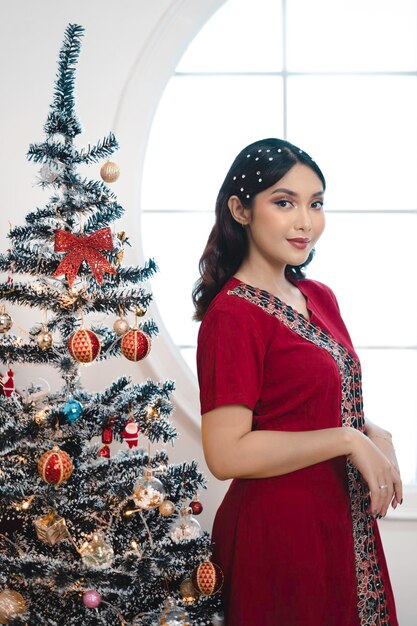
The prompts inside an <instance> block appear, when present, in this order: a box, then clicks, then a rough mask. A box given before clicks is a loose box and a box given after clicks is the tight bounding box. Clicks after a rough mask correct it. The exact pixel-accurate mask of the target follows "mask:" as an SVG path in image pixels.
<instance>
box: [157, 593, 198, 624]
mask: <svg viewBox="0 0 417 626" xmlns="http://www.w3.org/2000/svg"><path fill="white" fill-rule="evenodd" d="M164 605H165V608H164V612H163V613H162V615H161V616H160V617H159V624H160V626H190V621H189V620H190V618H189V617H188V613H187V612H186V611H184V609H182V608H179V607H178V606H177V603H176V602H175V600H174V598H167V599H166V600H165V603H164Z"/></svg>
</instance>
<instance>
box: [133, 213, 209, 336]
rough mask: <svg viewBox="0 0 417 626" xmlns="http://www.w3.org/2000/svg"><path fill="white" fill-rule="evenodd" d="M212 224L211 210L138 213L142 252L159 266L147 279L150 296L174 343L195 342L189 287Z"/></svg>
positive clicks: (196, 271) (195, 273) (195, 328)
mask: <svg viewBox="0 0 417 626" xmlns="http://www.w3.org/2000/svg"><path fill="white" fill-rule="evenodd" d="M213 224H214V215H213V214H205V213H174V212H172V213H165V214H163V215H161V214H159V213H144V214H143V215H142V229H143V232H144V236H143V248H144V251H143V253H144V255H145V258H149V257H153V258H154V259H155V261H156V263H157V264H158V267H159V270H160V271H159V272H157V274H156V275H155V276H154V277H153V278H152V279H151V280H150V284H151V287H152V292H153V295H154V300H155V303H156V304H157V306H158V309H159V311H160V313H161V317H162V319H163V320H164V324H165V326H166V328H167V331H168V333H169V334H170V335H171V337H172V339H173V341H174V342H175V343H176V344H180V345H196V344H197V333H198V328H199V323H198V322H193V321H192V320H191V317H192V315H193V313H194V307H193V303H192V300H191V291H192V288H193V285H194V283H195V281H196V280H197V279H198V278H199V277H200V274H199V272H198V261H199V259H200V257H201V255H202V252H203V250H204V248H205V245H206V243H207V239H208V236H209V233H210V230H211V228H212V226H213Z"/></svg>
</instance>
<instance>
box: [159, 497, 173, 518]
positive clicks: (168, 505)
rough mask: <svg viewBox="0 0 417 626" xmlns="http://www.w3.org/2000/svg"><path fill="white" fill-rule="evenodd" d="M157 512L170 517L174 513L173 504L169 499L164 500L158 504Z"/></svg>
mask: <svg viewBox="0 0 417 626" xmlns="http://www.w3.org/2000/svg"><path fill="white" fill-rule="evenodd" d="M159 512H160V514H161V515H162V516H163V517H170V516H171V515H174V513H175V504H174V503H173V502H171V500H164V501H163V502H161V504H160V505H159Z"/></svg>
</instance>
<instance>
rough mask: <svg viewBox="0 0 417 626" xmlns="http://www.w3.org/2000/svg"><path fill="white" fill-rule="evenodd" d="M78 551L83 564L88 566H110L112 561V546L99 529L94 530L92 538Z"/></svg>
mask: <svg viewBox="0 0 417 626" xmlns="http://www.w3.org/2000/svg"><path fill="white" fill-rule="evenodd" d="M80 552H81V559H82V561H83V563H84V565H86V566H88V567H97V568H102V569H104V568H106V567H110V566H111V564H112V562H113V557H114V551H113V548H112V547H111V545H110V544H109V543H107V542H106V541H105V538H104V535H103V533H101V532H99V531H98V532H95V533H94V534H93V536H92V538H91V539H90V540H89V541H87V542H86V543H85V544H84V545H83V546H82V547H81V548H80Z"/></svg>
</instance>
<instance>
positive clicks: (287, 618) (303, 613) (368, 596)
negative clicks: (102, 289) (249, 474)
mask: <svg viewBox="0 0 417 626" xmlns="http://www.w3.org/2000/svg"><path fill="white" fill-rule="evenodd" d="M296 285H297V287H298V288H299V289H300V291H301V292H302V293H303V294H304V296H305V297H306V299H307V307H308V310H309V313H310V321H309V320H307V319H306V318H305V317H304V316H303V315H301V314H300V313H298V312H297V311H295V310H294V309H293V308H292V307H291V306H289V305H286V304H285V303H283V302H282V301H281V300H279V298H277V297H275V296H274V295H273V294H271V293H269V292H268V291H264V290H261V289H257V288H255V287H252V286H251V285H248V284H246V283H243V282H242V281H240V280H238V279H237V278H235V277H234V276H232V277H231V278H230V279H229V281H228V282H227V283H226V284H225V285H224V287H223V289H222V290H221V291H220V293H219V294H218V295H217V296H216V297H215V298H214V299H213V301H212V302H211V303H210V306H209V308H208V310H207V313H206V315H205V317H204V319H203V321H202V323H201V326H200V330H199V335H198V346H197V371H198V379H199V384H200V401H201V413H202V414H203V413H206V412H207V411H210V410H211V409H214V408H215V407H219V406H222V405H227V404H243V405H246V406H248V407H249V408H250V409H251V410H252V411H253V422H252V430H283V431H303V430H315V429H321V428H331V427H337V426H342V425H343V426H346V427H353V428H358V429H360V430H363V428H364V416H363V408H362V392H361V372H360V364H359V361H358V357H357V355H356V353H355V350H354V348H353V346H352V343H351V339H350V337H349V334H348V332H347V330H346V327H345V325H344V323H343V320H342V318H341V316H340V313H339V308H338V305H337V302H336V299H335V296H334V294H333V292H332V291H331V290H330V289H329V288H328V287H326V286H325V285H322V284H321V283H318V282H316V281H313V280H307V279H304V280H302V281H300V282H297V283H296ZM368 505H369V501H368V496H367V491H366V487H365V485H364V483H363V481H362V480H361V477H360V474H359V472H358V471H357V470H356V468H355V467H354V466H353V465H352V464H351V463H350V462H347V460H346V457H345V456H343V457H337V458H334V459H331V460H329V461H325V462H322V463H317V464H315V465H313V466H310V467H307V468H304V469H301V470H297V471H295V472H291V473H289V474H285V475H282V476H275V477H272V478H257V479H235V480H233V481H232V483H231V485H230V488H229V490H228V492H227V493H226V496H225V498H224V500H223V502H222V504H221V505H220V507H219V509H218V511H217V514H216V518H215V521H214V526H213V542H214V557H213V560H214V561H215V562H217V563H218V564H219V565H220V566H221V567H222V569H223V572H224V575H225V584H224V588H223V599H224V608H225V615H226V624H227V626H365V625H366V626H368V625H376V626H398V622H397V617H396V612H395V604H394V598H393V594H392V589H391V585H390V581H389V576H388V571H387V567H386V563H385V559H384V553H383V549H382V545H381V541H380V537H379V533H378V527H377V524H376V522H375V520H374V519H373V518H372V517H371V516H369V515H368V514H367V507H368Z"/></svg>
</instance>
